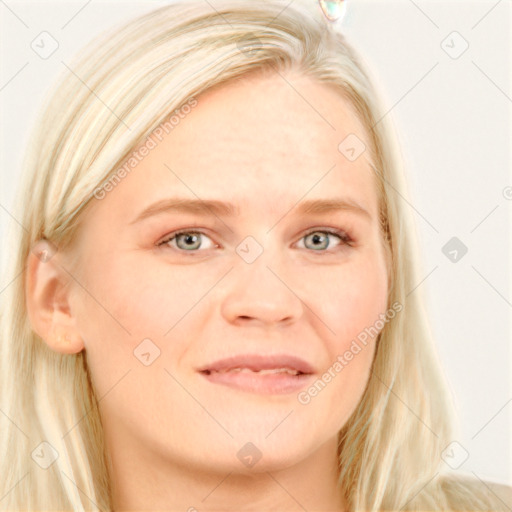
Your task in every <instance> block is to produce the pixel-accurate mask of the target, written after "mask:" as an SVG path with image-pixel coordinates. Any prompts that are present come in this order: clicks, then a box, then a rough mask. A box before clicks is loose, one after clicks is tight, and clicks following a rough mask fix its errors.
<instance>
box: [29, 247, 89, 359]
mask: <svg viewBox="0 0 512 512" xmlns="http://www.w3.org/2000/svg"><path fill="white" fill-rule="evenodd" d="M61 263H62V261H61V258H60V254H59V253H58V251H57V247H56V246H55V245H54V244H53V243H51V242H49V241H47V240H39V241H38V242H37V243H36V244H35V245H34V247H33V248H32V250H31V252H30V253H29V256H28V260H27V271H26V281H25V297H26V306H27V312H28V317H29V320H30V323H31V325H32V329H33V330H34V331H35V332H36V333H37V334H38V335H39V336H40V337H41V338H42V339H43V340H44V341H45V342H46V344H47V345H48V346H49V347H50V348H51V349H52V350H54V351H56V352H61V353H63V354H74V353H77V352H80V351H81V350H83V348H84V343H83V340H82V339H81V337H80V335H79V332H78V329H77V322H76V319H75V317H74V316H73V313H72V311H71V308H70V301H69V298H70V293H71V287H70V286H69V285H70V283H71V280H72V278H71V277H70V275H69V274H68V273H67V272H66V271H65V270H64V268H63V267H62V265H61Z"/></svg>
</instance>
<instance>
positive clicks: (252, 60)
mask: <svg viewBox="0 0 512 512" xmlns="http://www.w3.org/2000/svg"><path fill="white" fill-rule="evenodd" d="M313 4H315V5H314V7H316V9H315V8H314V7H313ZM272 70H274V71H278V72H279V73H284V72H286V71H288V70H291V71H298V72H299V73H302V74H303V75H306V76H308V77H312V78H314V79H315V80H317V81H319V82H321V83H324V84H328V85H330V86H333V87H335V88H336V89H337V90H338V91H339V93H340V95H342V96H343V97H344V98H345V99H347V100H348V101H349V103H350V105H351V106H352V107H353V108H354V109H355V112H356V113H357V115H358V117H359V119H360V120H361V122H362V123H363V125H364V127H365V129H366V131H367V135H368V137H369V142H370V145H369V147H368V148H367V152H366V153H367V154H365V158H367V159H368V161H369V162H370V165H371V168H372V170H373V172H374V175H375V183H376V187H377V189H378V194H379V209H380V210H379V211H380V221H381V228H382V239H383V241H384V243H385V247H386V249H387V251H388V255H389V279H390V281H389V282H390V286H389V297H388V303H389V304H394V303H399V304H400V305H401V306H402V310H401V312H400V313H399V314H397V315H396V316H395V317H394V318H393V320H392V321H389V322H387V323H386V324H385V326H384V328H383V329H382V331H381V332H380V334H379V336H378V338H377V346H376V351H375V355H374V360H373V365H372V369H371V374H370V378H369V380H368V383H367V386H366V389H365V392H364V394H363V396H362V399H361V401H360V403H359V404H358V406H357V408H356V410H355V411H354V412H353V414H352V415H351V417H350V418H349V420H348V422H347V423H346V424H345V425H344V426H343V428H342V429H341V431H340V432H339V449H338V453H339V471H340V476H339V483H340V486H341V487H342V490H343V493H344V496H345V497H346V500H347V503H348V505H349V507H350V510H365V511H376V510H491V509H492V510H505V509H504V508H500V507H503V503H502V502H501V503H500V501H498V500H497V498H496V497H493V495H492V494H491V493H489V492H488V491H487V490H486V489H485V487H484V486H483V485H481V484H480V483H479V482H478V481H476V480H475V479H470V478H469V477H465V476H462V475H461V474H457V473H449V472H447V471H445V470H444V469H443V468H444V466H443V463H442V460H441V453H442V451H443V450H444V449H445V448H446V446H447V445H448V444H449V443H450V442H451V441H452V440H453V439H454V434H455V422H456V420H455V418H454V415H453V410H454V407H453V404H452V402H451V399H450V398H449V396H450V393H449V392H448V387H447V384H446V382H445V377H444V374H443V372H442V370H441V367H440V363H439V359H438V356H437V355H436V352H435V344H434V342H433V339H432V333H431V330H430V326H429V323H428V321H427V317H428V315H427V312H426V308H425V306H424V299H423V297H422V295H421V293H420V290H417V289H416V290H414V287H415V286H416V284H417V283H418V282H420V280H421V275H420V273H419V263H418V262H419V254H418V253H417V249H416V247H417V245H418V244H417V241H416V234H415V230H414V224H413V222H412V218H411V216H410V214H409V212H408V209H407V207H404V202H402V200H401V197H408V192H407V183H406V179H405V176H404V167H405V165H404V158H403V157H402V155H401V152H400V150H399V145H398V139H397V136H396V134H395V131H394V127H393V124H392V121H391V116H390V115H382V113H383V112H385V110H384V108H383V105H384V102H383V100H382V99H381V98H380V97H379V96H378V95H377V90H376V88H375V86H374V85H373V79H372V78H371V75H370V74H369V71H368V70H367V69H365V67H364V66H363V63H362V60H361V58H360V57H359V56H358V55H357V54H356V53H355V51H354V49H353V48H352V47H351V46H350V45H349V43H348V42H347V41H346V39H345V37H344V35H343V34H342V33H341V30H340V29H333V28H332V27H331V28H328V27H327V22H326V20H325V19H324V18H323V15H322V13H321V11H320V9H319V7H318V5H316V2H313V0H311V2H310V5H309V6H308V5H306V2H299V1H296V2H294V3H293V5H289V6H287V7H286V6H285V4H284V0H282V1H281V0H267V1H260V2H249V1H234V0H232V1H229V0H225V1H224V0H220V1H218V2H216V8H215V9H213V8H212V7H211V6H209V5H208V2H204V1H203V0H186V1H185V0H184V1H182V2H175V3H172V4H169V5H167V6H165V7H163V8H159V9H156V10H153V11H151V12H149V13H147V14H144V15H142V16H139V17H137V18H136V19H134V20H132V21H130V22H128V23H126V24H124V25H123V26H121V27H119V28H118V29H117V30H116V31H115V32H112V31H109V32H108V33H104V34H102V35H101V36H100V37H97V38H96V39H95V41H94V43H93V44H92V45H89V46H88V47H87V50H86V51H85V52H84V51H83V52H82V53H81V54H80V55H78V57H77V59H76V61H75V62H74V63H73V64H70V65H69V67H68V70H66V71H65V72H64V73H63V75H62V76H61V77H60V80H59V83H58V84H57V85H56V86H55V88H54V90H53V91H52V94H51V95H50V96H49V99H48V100H47V101H46V104H45V107H44V109H43V110H42V112H41V114H40V116H39V118H38V120H37V123H36V130H35V131H34V133H33V134H32V139H31V144H30V145H29V146H28V148H27V155H26V158H25V162H24V173H23V181H22V186H21V188H20V190H19V192H18V197H17V201H16V204H15V206H16V207H17V212H16V214H15V217H16V218H17V219H18V220H19V221H20V224H21V226H22V229H19V228H18V227H17V226H13V227H14V229H12V228H11V233H10V239H9V240H10V243H9V245H8V247H10V248H11V256H12V258H11V259H10V260H9V262H8V282H10V283H11V284H10V285H9V286H8V287H7V289H6V290H5V291H4V294H5V295H4V301H5V306H4V308H3V311H2V316H1V317H0V322H1V323H0V327H1V331H0V337H1V338H0V341H1V344H0V350H1V353H0V361H1V363H0V364H1V372H0V379H1V380H0V386H1V387H0V399H1V401H0V407H1V409H0V412H2V413H3V414H2V416H1V417H0V421H1V422H2V429H1V431H0V472H1V474H2V475H3V477H2V479H3V481H2V488H3V490H2V491H1V493H0V507H1V509H2V510H13V509H24V510H43V509H44V510H47V509H48V510H49V509H52V510H57V509H60V510H71V509H72V510H111V509H112V498H111V490H112V489H111V484H110V480H109V464H110V462H109V457H108V455H107V454H106V450H105V444H104V438H103V430H102V424H101V419H100V414H99V410H98V406H97V402H98V398H97V396H96V394H95V391H94V388H93V384H92V382H91V379H90V376H89V372H88V367H87V354H86V351H85V350H84V351H82V352H80V353H78V354H72V355H69V354H61V353H58V352H56V351H53V350H51V349H50V348H49V347H48V346H47V344H46V343H45V342H44V340H42V339H41V338H40V337H39V336H38V335H37V334H36V333H35V332H34V331H33V330H32V328H31V325H30V322H29V319H28V315H27V308H26V297H25V273H24V270H25V268H26V264H27V258H28V256H29V253H30V251H31V250H32V249H33V247H34V245H35V244H36V242H37V241H38V240H40V239H46V240H49V241H51V242H52V243H53V244H54V245H55V247H56V248H57V249H58V250H64V249H65V248H67V247H70V246H72V244H73V241H74V240H75V239H76V236H77V233H78V231H79V229H78V228H79V225H80V219H81V218H82V217H83V213H84V211H85V209H86V207H87V205H88V204H90V202H91V201H92V200H93V199H94V191H95V190H97V189H98V187H99V186H101V185H102V184H105V183H106V182H107V181H108V179H109V176H110V175H111V173H112V172H113V170H115V169H118V168H119V167H120V166H121V165H122V164H123V162H125V161H126V159H127V158H128V157H129V155H130V152H132V151H133V150H134V148H135V147H137V145H139V144H140V143H141V142H142V141H143V140H144V139H145V138H147V137H148V136H149V135H150V134H151V132H153V130H155V129H156V128H157V127H158V126H159V125H160V124H161V123H162V122H163V121H165V119H166V118H168V116H169V115H170V114H171V113H172V112H174V111H175V110H176V109H177V108H180V107H181V106H182V105H184V104H185V103H186V102H187V101H189V100H190V99H191V98H194V97H198V96H199V95H200V94H201V93H202V92H204V91H207V90H208V89H210V88H212V87H214V86H217V85H220V84H223V83H226V82H228V81H230V80H241V79H242V78H243V77H244V76H247V75H248V74H249V73H252V72H261V73H263V72H265V71H272ZM400 196H401V197H400ZM413 290H414V293H413ZM41 442H47V443H49V444H50V445H51V446H52V447H53V448H54V449H55V450H56V451H57V453H58V458H57V460H56V461H55V462H54V463H53V464H52V465H51V466H50V467H49V468H48V469H42V468H40V467H39V466H38V465H37V464H35V463H34V461H33V460H32V459H31V454H33V452H34V450H35V449H36V447H38V445H39V444H40V443H41ZM38 449H40V448H38ZM482 484H483V482H482Z"/></svg>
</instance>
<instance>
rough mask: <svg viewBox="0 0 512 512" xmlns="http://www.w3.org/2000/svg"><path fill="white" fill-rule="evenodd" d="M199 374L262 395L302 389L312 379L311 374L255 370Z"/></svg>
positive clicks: (223, 384)
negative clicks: (260, 372) (258, 371)
mask: <svg viewBox="0 0 512 512" xmlns="http://www.w3.org/2000/svg"><path fill="white" fill-rule="evenodd" d="M200 373H201V375H202V376H203V377H204V378H205V379H207V380H208V381H210V382H212V383H213V384H221V385H222V386H229V387H231V388H235V389H240V390H242V391H248V392H251V393H260V394H263V395H284V394H288V393H294V392H297V391H299V390H301V389H303V388H304V387H305V386H306V385H307V384H308V383H309V382H310V380H311V379H312V377H313V375H312V374H308V375H305V374H303V375H290V374H289V373H264V374H259V373H256V372H223V373H219V372H211V373H210V374H207V373H204V372H200Z"/></svg>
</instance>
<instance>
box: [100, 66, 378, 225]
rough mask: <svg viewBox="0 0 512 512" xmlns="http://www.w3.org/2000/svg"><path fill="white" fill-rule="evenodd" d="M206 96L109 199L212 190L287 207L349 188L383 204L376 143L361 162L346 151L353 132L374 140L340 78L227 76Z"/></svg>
mask: <svg viewBox="0 0 512 512" xmlns="http://www.w3.org/2000/svg"><path fill="white" fill-rule="evenodd" d="M196 99H197V102H198V103H197V106H195V107H194V108H193V109H192V111H191V112H190V113H188V114H187V115H186V116H184V117H183V118H182V119H181V120H180V123H179V124H178V125H177V126H175V127H174V128H173V129H172V130H171V131H169V133H168V134H166V135H165V136H164V137H163V138H162V140H161V141H159V142H158V144H157V147H156V148H155V149H152V150H151V152H150V153H149V155H148V156H146V157H145V158H144V159H143V160H142V161H141V162H140V163H138V164H137V166H136V168H135V169H134V171H133V172H131V173H130V176H129V179H126V180H123V181H124V182H123V183H122V184H121V185H122V186H119V187H116V190H115V191H114V193H112V194H109V196H111V197H107V200H108V201H111V202H113V201H114V200H116V199H117V201H118V202H119V204H120V207H122V205H123V204H124V202H125V200H126V195H127V194H128V195H129V196H130V204H131V205H132V206H133V207H134V208H137V207H138V206H147V204H148V203H149V202H151V201H158V200H162V199H164V198H165V197H169V196H180V197H188V198H191V199H197V198H205V199H206V198H208V199H210V198H212V199H220V200H224V201H227V202H231V203H234V204H236V205H239V207H240V210H241V211H242V213H244V212H247V211H250V210H251V209H252V208H253V209H254V211H261V210H264V211H266V212H271V213H274V214H276V215H277V214H280V213H281V214H282V213H284V210H286V208H289V207H290V206H292V205H293V204H294V203H296V202H298V201H299V200H300V199H301V198H302V197H304V198H305V199H316V198H322V197H326V196H328V197H334V196H348V197H351V198H354V199H356V200H357V202H359V203H360V204H361V203H364V206H365V207H366V208H367V209H368V210H369V211H371V212H375V210H376V193H375V186H374V177H373V171H372V169H371V167H370V165H369V162H368V160H367V159H368V151H364V152H363V153H362V154H361V155H360V156H359V157H358V158H357V159H355V160H351V159H349V158H347V156H346V154H344V153H343V152H341V151H340V149H339V146H340V143H342V142H343V141H344V140H352V139H350V137H352V138H353V137H356V138H357V139H355V140H358V141H359V144H361V145H363V144H364V145H366V147H367V148H368V144H369V141H368V135H367V133H366V132H365V130H364V127H363V125H362V124H361V122H360V120H359V119H358V116H357V115H356V114H355V112H354V109H353V107H352V106H351V105H350V103H349V102H348V101H347V100H346V99H345V98H344V97H343V96H342V95H341V94H340V93H339V92H338V91H337V90H336V89H335V88H334V87H333V86H330V85H326V84H323V83H321V82H318V81H316V80H315V79H313V78H310V77H307V76H304V75H300V74H297V73H287V74H283V73H278V72H275V73H267V74H265V75H258V74H256V75H249V76H247V77H244V78H243V79H240V80H235V81H231V82H228V83H226V84H222V85H221V86H217V87H215V88H213V89H210V90H208V91H207V92H206V93H203V94H201V95H199V96H198V97H197V98H196ZM347 137H348V139H347ZM123 195H124V196H125V197H123ZM114 196H116V198H114Z"/></svg>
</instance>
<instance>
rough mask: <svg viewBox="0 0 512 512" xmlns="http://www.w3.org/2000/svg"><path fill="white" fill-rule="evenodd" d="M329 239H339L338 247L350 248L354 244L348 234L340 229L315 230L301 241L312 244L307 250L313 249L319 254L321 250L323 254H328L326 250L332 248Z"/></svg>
mask: <svg viewBox="0 0 512 512" xmlns="http://www.w3.org/2000/svg"><path fill="white" fill-rule="evenodd" d="M329 237H335V238H337V239H338V245H349V246H350V245H351V243H352V242H353V240H352V238H351V237H350V235H348V233H346V232H345V231H341V230H338V229H315V230H314V231H310V232H309V233H307V234H306V235H304V237H302V238H301V241H302V240H304V241H305V242H306V243H310V247H306V249H310V248H312V249H313V250H314V251H315V252H318V251H319V250H320V251H321V252H326V251H325V249H327V248H328V247H330V246H331V242H330V241H329ZM305 245H306V244H305Z"/></svg>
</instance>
